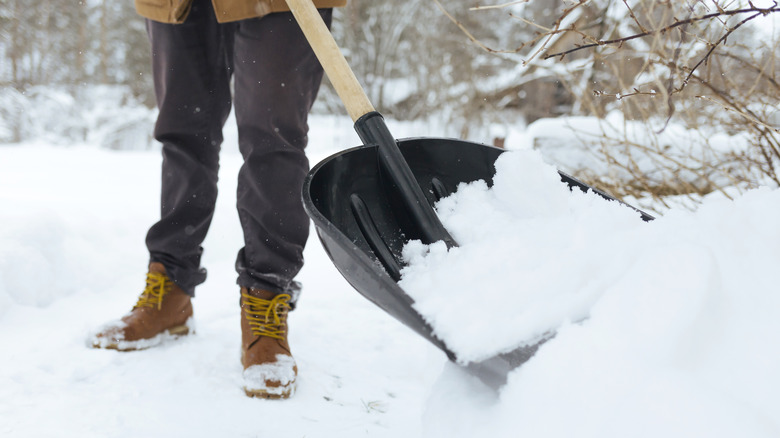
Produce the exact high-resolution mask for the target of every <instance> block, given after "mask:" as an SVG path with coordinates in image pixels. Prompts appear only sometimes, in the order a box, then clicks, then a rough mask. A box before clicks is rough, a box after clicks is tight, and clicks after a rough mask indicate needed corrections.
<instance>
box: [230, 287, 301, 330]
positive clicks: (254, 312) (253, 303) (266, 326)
mask: <svg viewBox="0 0 780 438" xmlns="http://www.w3.org/2000/svg"><path fill="white" fill-rule="evenodd" d="M241 296H242V297H243V298H244V306H243V310H244V312H246V319H247V321H249V326H250V327H251V329H252V334H253V335H255V336H267V337H269V338H276V339H284V335H285V330H286V328H287V312H289V311H290V298H291V297H290V295H288V294H279V295H277V296H275V297H274V298H273V299H271V300H264V299H262V298H257V297H253V296H252V295H249V294H247V293H245V292H242V293H241Z"/></svg>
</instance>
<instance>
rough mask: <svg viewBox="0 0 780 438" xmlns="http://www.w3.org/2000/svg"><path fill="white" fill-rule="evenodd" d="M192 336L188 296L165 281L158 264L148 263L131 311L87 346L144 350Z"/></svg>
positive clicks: (162, 270) (164, 275) (108, 325)
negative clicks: (142, 287)
mask: <svg viewBox="0 0 780 438" xmlns="http://www.w3.org/2000/svg"><path fill="white" fill-rule="evenodd" d="M191 332H194V326H193V323H192V303H191V301H190V296H189V295H187V294H186V293H184V291H182V290H181V288H179V287H178V286H176V285H175V284H174V283H173V281H171V280H170V279H169V278H168V275H166V273H165V267H164V266H163V265H162V264H161V263H151V264H150V265H149V273H148V274H146V288H145V289H144V291H143V293H142V294H141V296H140V297H139V298H138V302H137V303H136V305H135V307H133V310H131V311H130V313H128V314H127V315H125V316H123V317H122V319H121V320H119V321H114V322H111V323H108V324H106V325H105V326H103V327H102V328H101V329H100V331H99V332H98V333H96V334H95V335H94V336H93V337H92V338H91V339H90V343H91V345H92V347H94V348H108V349H112V350H119V351H133V350H143V349H146V348H150V347H154V346H156V345H159V344H161V343H162V342H164V341H167V340H171V339H176V338H178V337H179V336H183V335H187V334H189V333H191Z"/></svg>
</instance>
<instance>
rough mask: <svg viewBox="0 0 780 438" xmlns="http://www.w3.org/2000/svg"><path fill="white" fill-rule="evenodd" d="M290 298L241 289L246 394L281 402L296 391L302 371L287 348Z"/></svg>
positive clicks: (242, 361)
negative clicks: (299, 373) (299, 372)
mask: <svg viewBox="0 0 780 438" xmlns="http://www.w3.org/2000/svg"><path fill="white" fill-rule="evenodd" d="M289 311H290V295H288V294H274V293H273V292H268V291H265V290H260V289H247V288H245V287H242V288H241V363H242V364H243V365H244V392H246V395H248V396H250V397H262V398H269V399H281V398H288V397H290V396H291V395H292V394H293V392H294V391H295V377H296V376H297V374H298V367H297V366H296V365H295V360H294V359H293V357H292V353H290V346H289V344H287V313H288V312H289Z"/></svg>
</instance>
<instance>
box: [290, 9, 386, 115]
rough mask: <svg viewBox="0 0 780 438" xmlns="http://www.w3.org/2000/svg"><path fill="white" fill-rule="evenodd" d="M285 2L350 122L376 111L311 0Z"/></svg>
mask: <svg viewBox="0 0 780 438" xmlns="http://www.w3.org/2000/svg"><path fill="white" fill-rule="evenodd" d="M286 1H287V6H289V7H290V10H291V11H292V13H293V15H294V16H295V19H296V20H297V21H298V25H299V26H300V27H301V29H302V30H303V34H304V35H306V39H307V40H309V44H310V45H311V48H312V49H313V50H314V54H315V55H317V59H319V61H320V64H322V68H323V69H325V74H327V75H328V79H330V82H331V83H332V84H333V87H334V88H335V89H336V92H337V93H338V95H339V97H340V98H341V101H342V102H343V103H344V106H345V107H346V108H347V113H349V116H350V117H352V121H353V122H355V121H357V119H359V118H360V117H361V116H363V115H366V114H368V113H370V112H373V111H375V110H374V106H373V105H371V102H370V101H369V100H368V96H366V93H365V91H363V87H361V86H360V82H358V80H357V78H356V77H355V73H353V72H352V69H351V68H350V67H349V64H347V60H346V59H345V58H344V55H343V54H342V53H341V50H339V46H338V45H337V44H336V40H335V39H333V35H331V33H330V30H328V27H327V26H326V25H325V22H324V21H323V20H322V17H321V16H320V13H319V12H318V11H317V8H316V7H314V3H312V0H286Z"/></svg>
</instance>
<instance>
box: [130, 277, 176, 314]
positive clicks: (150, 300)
mask: <svg viewBox="0 0 780 438" xmlns="http://www.w3.org/2000/svg"><path fill="white" fill-rule="evenodd" d="M172 288H173V282H172V281H171V280H170V279H169V278H168V276H167V275H165V274H162V273H159V272H150V273H148V274H146V288H144V291H143V293H141V296H140V297H138V302H137V303H136V304H135V307H133V308H134V309H135V308H138V307H157V310H160V309H161V308H162V300H163V297H164V296H165V295H166V294H168V293H169V292H170V291H171V289H172Z"/></svg>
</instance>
